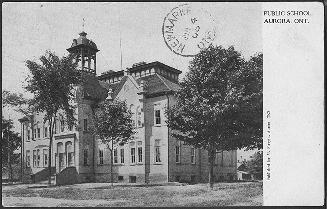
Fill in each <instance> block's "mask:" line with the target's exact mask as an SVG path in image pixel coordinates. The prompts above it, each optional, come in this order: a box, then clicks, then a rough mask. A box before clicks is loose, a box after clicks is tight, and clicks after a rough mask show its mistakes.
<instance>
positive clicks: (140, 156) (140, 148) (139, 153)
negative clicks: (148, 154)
mask: <svg viewBox="0 0 327 209" xmlns="http://www.w3.org/2000/svg"><path fill="white" fill-rule="evenodd" d="M137 156H138V162H139V163H142V159H143V156H142V147H137Z"/></svg>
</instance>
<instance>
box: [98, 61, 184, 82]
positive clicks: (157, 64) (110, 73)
mask: <svg viewBox="0 0 327 209" xmlns="http://www.w3.org/2000/svg"><path fill="white" fill-rule="evenodd" d="M152 67H162V68H163V69H166V70H168V71H170V72H174V73H177V74H181V73H182V71H180V70H177V69H175V68H173V67H170V66H168V65H165V64H163V63H161V62H158V61H155V62H151V63H147V64H143V65H138V66H134V67H132V68H128V69H127V71H128V72H129V73H132V72H135V71H139V70H143V69H149V68H152ZM113 75H115V76H118V75H124V71H123V70H120V71H113V70H109V71H107V72H104V73H102V74H101V75H99V76H98V77H99V79H105V78H107V77H110V76H113Z"/></svg>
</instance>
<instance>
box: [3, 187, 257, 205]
mask: <svg viewBox="0 0 327 209" xmlns="http://www.w3.org/2000/svg"><path fill="white" fill-rule="evenodd" d="M2 205H3V206H17V207H24V206H27V207H29V206H39V207H46V206H52V207H60V206H77V207H78V206H84V207H92V206H97V207H102V206H103V207H110V206H124V207H129V206H137V207H146V206H151V207H160V206H186V207H192V206H227V205H233V206H237V205H240V206H241V205H246V206H248V205H251V206H252V205H262V182H247V183H216V184H215V186H214V189H213V190H210V189H209V188H208V185H207V184H196V185H184V186H167V185H166V186H149V187H138V186H127V185H124V186H123V185H116V186H114V187H113V188H111V186H110V184H104V183H89V184H76V185H70V186H60V187H50V188H44V187H41V188H40V187H36V186H34V187H33V185H26V184H25V185H8V186H4V185H3V186H2Z"/></svg>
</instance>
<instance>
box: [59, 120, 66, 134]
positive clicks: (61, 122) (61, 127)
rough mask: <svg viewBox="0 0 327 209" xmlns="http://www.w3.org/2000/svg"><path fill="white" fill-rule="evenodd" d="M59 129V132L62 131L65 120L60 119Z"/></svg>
mask: <svg viewBox="0 0 327 209" xmlns="http://www.w3.org/2000/svg"><path fill="white" fill-rule="evenodd" d="M60 131H61V132H64V131H65V121H64V120H61V121H60Z"/></svg>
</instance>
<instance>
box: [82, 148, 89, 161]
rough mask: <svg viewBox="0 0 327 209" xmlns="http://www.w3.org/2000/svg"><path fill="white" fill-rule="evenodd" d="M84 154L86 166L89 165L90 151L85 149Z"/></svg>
mask: <svg viewBox="0 0 327 209" xmlns="http://www.w3.org/2000/svg"><path fill="white" fill-rule="evenodd" d="M83 153H84V165H87V160H88V159H87V158H88V151H87V149H85V150H84V152H83Z"/></svg>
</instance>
